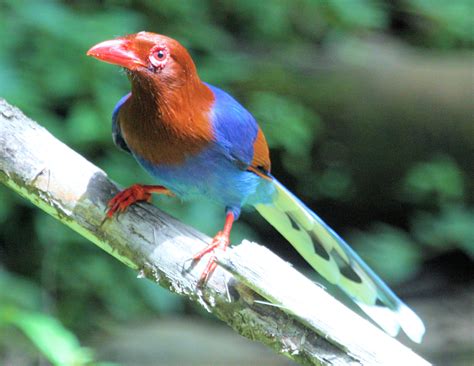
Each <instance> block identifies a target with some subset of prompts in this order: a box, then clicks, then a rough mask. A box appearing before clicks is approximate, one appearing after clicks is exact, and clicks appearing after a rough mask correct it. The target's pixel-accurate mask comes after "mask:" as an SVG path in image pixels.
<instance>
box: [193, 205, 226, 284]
mask: <svg viewBox="0 0 474 366" xmlns="http://www.w3.org/2000/svg"><path fill="white" fill-rule="evenodd" d="M233 222H234V214H233V213H231V212H229V213H228V214H227V216H226V220H225V225H224V230H222V231H219V232H218V233H217V235H216V236H215V237H214V239H212V242H211V244H209V245H208V246H207V247H206V248H204V249H203V250H201V251H200V252H199V253H197V254H196V255H194V257H193V261H199V260H200V259H201V258H202V257H203V256H204V255H206V254H207V253H210V252H213V251H214V250H215V249H217V248H219V249H221V250H226V249H227V247H228V246H229V244H230V239H229V236H230V230H231V229H232V224H233ZM216 267H217V262H216V256H215V255H214V254H212V256H211V258H210V259H209V261H208V262H207V264H206V267H205V268H204V271H203V272H202V274H201V277H200V279H199V282H198V285H199V286H202V285H204V284H205V283H206V282H207V281H208V280H209V278H210V277H211V275H212V273H213V272H214V270H215V269H216Z"/></svg>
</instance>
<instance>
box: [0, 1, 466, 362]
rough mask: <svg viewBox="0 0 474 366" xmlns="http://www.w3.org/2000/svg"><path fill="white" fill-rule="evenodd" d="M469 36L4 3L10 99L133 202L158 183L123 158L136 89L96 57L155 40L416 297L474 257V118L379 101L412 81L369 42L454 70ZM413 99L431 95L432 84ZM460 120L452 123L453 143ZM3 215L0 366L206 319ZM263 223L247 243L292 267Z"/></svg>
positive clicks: (312, 4) (405, 19)
mask: <svg viewBox="0 0 474 366" xmlns="http://www.w3.org/2000/svg"><path fill="white" fill-rule="evenodd" d="M470 9H471V11H470ZM472 27H473V24H472V4H471V2H470V1H469V0H458V1H456V2H454V3H453V2H446V1H441V0H436V1H434V0H404V1H396V2H391V1H388V0H387V1H381V0H380V1H376V0H359V1H356V0H354V1H352V0H333V1H324V0H295V1H289V0H288V1H283V0H281V1H269V0H266V1H255V0H239V1H228V0H223V1H215V0H204V1H197V0H195V1H175V0H161V1H149V0H128V1H118V0H103V1H100V2H96V1H74V0H70V1H66V0H63V1H60V0H43V1H33V0H32V1H26V0H24V1H18V0H3V1H2V2H0V96H1V97H4V98H6V99H7V100H8V101H9V102H10V103H13V104H15V105H17V106H19V107H20V108H21V109H22V110H23V111H24V112H25V113H27V114H28V115H29V116H30V117H32V118H33V119H35V120H37V121H39V122H40V123H41V124H43V125H44V126H45V127H46V128H47V129H48V130H50V131H51V132H52V133H53V134H54V135H56V136H57V137H58V138H59V139H61V140H63V141H64V142H65V143H67V144H68V145H70V146H72V147H73V148H74V149H76V150H78V151H79V152H81V153H82V154H83V155H85V156H87V157H88V158H89V159H90V160H91V161H93V162H94V163H95V164H97V165H99V166H100V167H102V168H103V169H104V170H105V171H106V172H107V173H108V174H109V176H110V177H111V178H112V179H114V180H115V181H117V182H119V183H120V184H122V185H124V186H127V185H130V184H132V183H135V182H142V183H145V182H152V180H151V179H150V177H148V176H147V175H146V174H145V173H144V172H143V171H142V170H141V169H140V167H139V166H138V165H137V164H136V163H135V162H134V161H133V159H132V158H131V157H129V156H127V155H126V154H124V153H122V152H120V151H118V150H117V149H116V148H115V147H114V146H113V145H112V142H111V137H110V115H111V111H112V109H113V106H114V105H115V103H116V101H117V100H118V99H119V98H120V97H121V96H122V95H123V94H125V93H126V92H127V91H128V81H127V80H126V77H125V76H124V75H123V73H121V72H118V70H117V68H115V67H112V66H111V65H106V64H103V63H100V62H97V61H95V60H93V59H90V58H87V57H86V56H85V52H86V50H87V49H88V48H89V47H90V46H92V45H93V44H95V43H97V42H99V41H102V40H105V39H109V38H112V37H114V36H118V35H123V34H126V33H132V32H137V31H140V30H145V29H146V30H149V31H155V32H159V33H164V34H167V35H170V36H172V37H174V38H177V39H178V40H180V41H181V42H182V43H183V44H184V45H185V46H186V47H188V48H189V49H190V51H191V53H192V54H193V56H194V58H195V61H196V63H197V65H198V69H199V72H200V75H201V77H202V78H203V79H204V80H206V81H208V82H210V83H213V84H215V85H218V86H219V87H222V88H224V89H226V90H229V91H230V92H231V93H232V94H234V95H235V96H236V97H237V99H239V100H240V101H241V102H242V103H243V104H244V105H245V106H247V107H248V108H249V109H250V110H251V111H252V113H254V114H255V116H256V117H257V119H258V120H259V121H260V123H261V125H262V128H263V130H264V131H265V133H266V135H267V137H268V140H269V143H270V145H271V147H272V149H273V155H272V156H273V172H274V174H275V175H277V176H278V177H280V179H281V180H282V181H283V182H284V183H285V184H286V185H287V186H288V187H290V188H291V189H292V190H294V191H295V192H296V193H297V194H298V195H299V196H301V197H302V198H303V199H304V200H305V201H306V202H307V203H308V204H309V205H310V206H311V207H314V208H318V209H317V210H316V211H318V212H319V213H321V214H322V216H323V217H325V218H327V220H328V222H329V223H330V224H331V225H332V226H334V227H335V228H336V229H338V230H339V231H344V228H353V231H352V232H353V234H352V235H349V237H350V239H351V242H352V243H354V246H355V247H356V249H357V250H358V251H360V252H361V253H362V255H363V257H364V258H366V259H367V261H368V262H369V263H370V265H371V266H373V267H374V269H375V270H376V272H379V273H380V274H381V275H382V277H384V278H386V279H387V280H388V281H389V282H392V283H401V282H402V281H407V280H409V279H410V278H412V277H413V276H414V275H416V273H417V272H419V271H420V270H421V268H422V265H423V263H424V261H426V260H427V258H431V257H433V256H436V255H442V253H444V252H446V251H450V250H455V249H457V250H461V251H463V252H464V253H467V254H468V255H470V256H471V257H472V256H473V255H474V225H473V222H474V211H473V200H474V197H473V189H472V188H473V187H474V173H473V171H472V161H473V158H474V157H473V156H472V151H473V140H474V139H473V138H472V137H473V136H472V135H471V136H470V138H466V136H469V134H466V133H464V132H462V131H464V130H466V129H467V131H472V128H471V127H470V126H471V125H472V113H469V112H466V113H465V112H463V110H465V109H468V108H469V102H468V103H465V104H466V105H461V106H460V107H459V106H458V105H456V104H455V103H453V104H454V105H455V107H453V108H452V109H450V108H451V107H449V105H450V104H449V94H447V96H446V98H445V99H447V100H448V102H446V103H445V105H446V106H445V107H439V105H438V104H437V102H436V100H437V99H436V98H440V99H439V101H440V103H441V101H444V102H445V101H446V100H445V99H443V97H439V96H436V95H435V96H434V99H433V100H434V102H433V101H429V100H428V101H426V100H424V99H423V98H421V94H420V93H418V94H417V93H416V92H415V94H410V90H409V89H407V88H405V87H403V93H402V94H403V96H405V95H406V96H407V98H405V99H403V97H402V98H401V99H400V98H398V97H396V95H395V94H393V95H392V94H390V93H391V92H392V91H397V90H399V86H397V83H396V82H392V83H391V82H390V80H388V82H383V83H382V84H381V86H380V85H378V86H377V84H376V82H374V80H385V79H384V76H383V75H385V74H383V75H382V76H381V77H380V78H379V79H376V78H375V76H376V75H378V74H380V73H384V72H393V70H394V69H395V70H397V67H399V66H400V65H399V64H398V63H394V64H393V65H392V64H390V60H392V62H393V59H390V58H387V57H388V56H387V52H386V49H384V48H383V46H382V45H385V42H384V39H382V42H378V43H377V42H375V45H376V47H378V48H377V50H380V52H374V54H371V47H372V46H370V45H371V44H372V43H369V46H367V41H368V40H369V41H370V40H372V39H373V37H374V36H380V37H381V36H384V37H386V36H389V37H390V38H388V39H389V40H390V42H391V41H393V40H396V41H395V42H396V44H397V47H399V45H403V47H405V48H406V49H410V50H411V51H410V52H414V51H413V50H417V51H416V52H420V56H419V57H422V53H421V52H422V51H421V50H425V51H426V52H428V51H427V50H429V52H443V57H456V56H455V55H456V54H457V53H456V52H460V51H463V52H466V51H467V50H469V49H470V48H471V47H472V41H473V32H472ZM397 49H398V48H395V50H397ZM393 52H394V53H397V52H396V51H393ZM468 52H470V51H468ZM407 53H409V52H407ZM389 54H390V52H389ZM374 55H375V56H374ZM439 55H441V54H439ZM453 55H454V56H453ZM404 57H407V58H409V57H408V56H406V55H405V54H404V53H403V52H401V56H400V58H399V59H397V60H398V61H397V62H404V60H405V59H404ZM417 57H418V56H417ZM428 57H429V56H428ZM379 60H380V61H379ZM380 65H382V66H380ZM446 67H447V68H448V69H450V68H452V67H451V65H447V66H446ZM408 68H411V66H410V65H409V66H408ZM380 70H382V71H380ZM398 72H399V73H402V74H404V72H403V69H401V70H398ZM419 74H420V73H419V72H417V71H414V74H413V75H414V76H413V77H414V78H416V76H417V75H419ZM387 75H388V74H387ZM433 75H435V74H433ZM468 75H469V73H468ZM471 76H472V75H471ZM395 80H396V79H395ZM392 81H393V80H392ZM448 81H449V80H448ZM416 82H417V83H423V82H426V83H427V84H426V89H423V90H427V91H429V93H427V94H430V93H433V88H432V87H431V84H430V83H431V82H432V80H431V79H430V80H428V81H426V80H421V81H419V80H418V81H416ZM454 84H455V83H454ZM456 85H457V84H455V85H454V86H452V85H446V90H452V89H453V88H454V89H455V88H456ZM377 87H378V88H379V89H377ZM397 88H398V89H397ZM413 88H415V86H413ZM450 88H451V89H450ZM441 89H442V90H444V89H445V88H444V85H443V86H442V88H440V90H441ZM380 90H383V92H380ZM405 90H407V92H405ZM413 90H416V89H413ZM471 91H472V89H471ZM440 92H441V91H440ZM393 93H395V92H393ZM430 95H431V94H430ZM428 96H429V95H428ZM425 97H426V98H428V97H427V96H425ZM384 98H385V99H384ZM397 98H398V99H397ZM468 100H469V99H468ZM373 101H374V102H373ZM457 103H460V102H459V100H457ZM441 104H442V103H441ZM439 108H441V112H440V109H439ZM443 108H444V109H443ZM463 108H464V109H463ZM446 120H449V121H451V120H452V121H454V122H453V123H452V124H451V125H450V126H449V128H445V127H444V125H443V121H446ZM407 121H408V122H407ZM408 124H410V125H409V126H408ZM463 126H466V127H463ZM463 128H464V130H463ZM460 131H461V132H460ZM450 141H454V142H450ZM460 141H463V142H462V143H461V142H460ZM45 148H47V147H45ZM157 201H158V200H157ZM0 202H1V205H0V301H1V302H0V362H2V361H1V360H2V358H3V359H4V360H7V359H13V360H18V358H15V357H19V356H18V355H19V354H21V350H23V348H22V347H26V348H27V345H25V342H12V341H11V339H12V336H10V335H9V334H10V333H7V332H6V331H5V329H6V327H11V326H14V327H17V328H18V329H20V330H21V331H22V332H23V333H24V334H25V335H26V337H29V338H30V339H31V341H32V342H33V344H35V346H36V348H37V350H38V352H40V353H42V355H43V357H45V358H46V359H48V360H49V361H50V362H52V363H55V364H61V363H64V362H63V361H61V360H64V357H66V358H68V359H69V360H74V361H71V362H70V363H68V362H69V361H68V362H66V363H67V364H83V363H87V362H93V361H92V360H93V357H92V354H91V353H90V352H89V351H87V350H86V349H84V348H82V347H81V346H80V345H79V341H78V340H77V338H76V336H74V335H73V333H71V331H73V332H74V333H76V334H77V335H78V336H79V338H81V339H87V338H88V336H90V335H91V334H94V333H96V332H99V331H101V330H103V329H105V328H106V327H105V325H106V324H107V322H109V321H110V320H112V321H113V322H118V321H129V320H133V319H139V318H146V317H150V316H155V315H156V314H158V315H162V314H169V313H181V312H184V311H187V312H189V311H199V310H197V309H196V308H194V307H192V306H189V305H187V304H184V303H183V301H182V299H180V298H178V297H176V296H173V295H171V294H169V293H168V292H167V291H165V290H162V289H160V288H158V287H157V286H154V285H153V284H151V283H150V282H148V281H146V280H137V279H136V274H134V273H133V272H132V271H130V270H128V269H126V268H125V267H124V266H122V265H121V264H119V263H117V262H115V261H114V260H113V259H112V258H110V257H109V256H108V255H106V254H104V253H102V252H101V251H100V250H99V249H97V248H95V247H93V246H91V245H90V244H89V243H85V242H84V239H82V238H80V237H78V236H77V235H76V234H74V233H72V232H71V231H70V230H69V229H67V228H65V227H63V226H61V225H60V224H58V223H56V222H55V221H54V220H53V219H51V218H49V217H46V216H45V215H44V214H43V213H42V212H40V211H39V210H37V209H34V208H32V207H31V206H30V205H28V204H26V203H25V202H23V201H22V200H21V199H20V198H18V197H16V196H15V195H13V194H12V193H11V192H9V191H7V190H6V189H5V188H2V187H0ZM159 205H160V207H162V208H163V209H164V210H166V211H168V212H170V213H172V214H173V215H176V216H178V217H180V218H181V219H182V220H184V221H185V222H188V223H190V224H192V225H194V226H197V227H198V228H200V229H201V230H204V231H205V232H207V233H209V234H212V233H214V232H215V231H216V230H218V229H219V227H220V225H221V224H222V220H223V218H222V212H221V208H220V207H215V206H213V205H212V204H209V203H206V202H197V203H195V202H191V203H186V204H183V203H179V202H176V201H175V200H172V199H167V198H160V199H159ZM203 212H205V215H203ZM252 215H253V214H252V213H251V214H250V215H247V216H246V215H244V218H243V220H241V222H240V223H239V224H238V225H237V227H236V232H235V233H233V235H234V236H233V241H234V242H238V241H239V240H241V239H242V238H244V237H245V238H249V239H259V241H261V242H265V243H277V244H278V245H275V247H274V248H275V250H277V251H279V252H280V253H282V254H283V255H286V256H292V255H293V253H292V252H291V249H282V248H287V245H286V244H285V243H284V242H283V241H282V239H281V238H280V237H279V236H278V235H276V234H275V233H274V231H272V229H271V228H269V227H268V225H266V224H265V223H263V220H260V219H256V218H255V217H254V216H252ZM246 217H247V219H246ZM248 217H250V218H251V220H252V225H249V224H248V222H249V221H248ZM384 258H390V263H389V264H387V261H386V260H384ZM117 284H119V285H117ZM67 329H70V330H71V331H69V330H67ZM45 334H48V336H45ZM15 337H16V338H15V339H19V338H18V337H20V338H21V335H16V336H15ZM25 339H26V338H25ZM39 339H43V340H44V341H42V342H40V341H39ZM29 354H30V355H33V356H31V358H30V359H28V358H27V359H21V360H22V362H23V361H24V363H23V364H28V362H29V363H32V364H34V363H35V360H37V358H36V356H34V355H35V351H34V349H33V350H30V353H29Z"/></svg>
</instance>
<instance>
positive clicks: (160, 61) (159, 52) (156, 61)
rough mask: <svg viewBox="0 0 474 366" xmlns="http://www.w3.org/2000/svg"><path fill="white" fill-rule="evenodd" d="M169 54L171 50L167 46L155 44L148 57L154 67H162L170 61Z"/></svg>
mask: <svg viewBox="0 0 474 366" xmlns="http://www.w3.org/2000/svg"><path fill="white" fill-rule="evenodd" d="M168 56H169V52H168V49H167V48H166V47H165V46H155V47H153V48H152V49H151V50H150V56H148V59H149V60H150V63H151V64H152V65H153V66H154V67H156V68H159V69H162V68H163V67H165V65H166V62H167V61H168Z"/></svg>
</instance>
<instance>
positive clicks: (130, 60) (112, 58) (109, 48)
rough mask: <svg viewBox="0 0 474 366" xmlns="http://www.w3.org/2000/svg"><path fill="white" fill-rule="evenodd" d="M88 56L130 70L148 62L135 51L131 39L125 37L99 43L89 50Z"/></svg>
mask: <svg viewBox="0 0 474 366" xmlns="http://www.w3.org/2000/svg"><path fill="white" fill-rule="evenodd" d="M87 56H92V57H95V58H96V59H98V60H101V61H104V62H108V63H111V64H114V65H118V66H122V67H126V68H127V69H130V70H134V69H136V68H137V67H138V66H144V67H146V64H145V63H144V62H143V61H142V60H141V59H140V58H139V57H138V56H137V54H136V53H135V52H134V51H133V49H132V43H131V41H130V40H128V39H124V38H117V39H112V40H110V41H104V42H101V43H98V44H96V45H95V46H94V47H92V48H91V49H90V50H89V51H87Z"/></svg>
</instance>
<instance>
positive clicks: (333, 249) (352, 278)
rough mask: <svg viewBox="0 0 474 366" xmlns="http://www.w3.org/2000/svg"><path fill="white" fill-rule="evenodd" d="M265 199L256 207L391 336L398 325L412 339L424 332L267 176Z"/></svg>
mask: <svg viewBox="0 0 474 366" xmlns="http://www.w3.org/2000/svg"><path fill="white" fill-rule="evenodd" d="M273 185H274V187H275V193H274V197H273V201H272V203H271V204H258V205H256V206H255V208H256V209H257V211H258V212H259V213H260V214H261V215H262V216H263V217H264V218H265V219H266V220H267V221H268V222H269V223H270V224H272V225H273V226H274V227H275V228H276V229H277V230H278V231H279V232H280V233H281V234H282V235H283V236H284V237H285V238H286V239H287V240H288V241H289V242H290V243H291V244H292V245H293V246H294V247H295V249H296V250H297V251H298V252H299V253H300V254H301V256H303V258H304V259H305V260H306V261H307V262H308V263H309V264H310V265H311V266H312V267H313V268H314V269H315V270H316V271H317V272H319V274H321V275H322V276H323V277H324V278H325V279H326V280H328V281H329V282H331V283H333V284H335V285H338V286H339V287H340V288H341V289H342V290H344V291H345V292H346V293H347V294H348V295H349V296H350V297H351V299H352V300H353V301H354V302H355V303H356V304H357V305H358V306H359V307H360V308H361V309H362V310H363V311H364V312H365V313H367V315H369V316H370V317H371V318H372V319H373V320H374V321H375V322H376V323H377V324H378V325H379V326H380V327H381V328H382V329H384V330H385V331H386V332H387V333H388V334H390V335H391V336H396V335H397V334H398V333H399V331H400V328H402V329H403V331H404V332H405V333H406V334H407V336H408V337H409V338H411V339H412V340H413V341H414V342H417V343H420V342H421V339H422V337H423V334H424V333H425V326H424V324H423V322H422V320H421V319H420V318H419V317H418V316H417V315H416V314H415V313H414V312H413V311H412V310H411V309H410V308H409V307H408V306H406V305H405V304H404V303H403V302H402V301H401V300H400V299H399V298H398V297H397V296H396V295H395V294H394V293H393V291H392V290H390V288H389V287H388V286H387V285H386V284H385V283H384V282H383V281H382V280H381V279H380V278H379V277H378V276H377V275H376V274H375V273H374V272H373V271H372V270H371V269H370V268H369V267H368V266H367V264H365V263H364V261H363V260H362V259H361V258H360V257H359V256H358V255H357V254H356V253H355V252H354V251H353V250H352V249H351V248H350V247H349V245H348V244H347V243H346V242H345V241H344V240H343V239H342V238H341V237H340V236H339V235H337V234H336V233H335V232H334V231H333V230H332V229H331V228H330V227H329V226H328V225H326V224H325V223H324V221H323V220H321V218H320V217H319V216H317V215H316V214H315V213H314V212H312V211H311V210H310V209H309V208H308V207H306V206H305V205H304V203H302V202H301V201H300V200H299V199H298V198H296V197H295V196H294V195H293V194H292V193H291V192H290V191H288V190H287V189H286V188H285V187H284V186H283V185H282V184H281V183H280V182H278V181H277V180H276V179H273Z"/></svg>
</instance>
